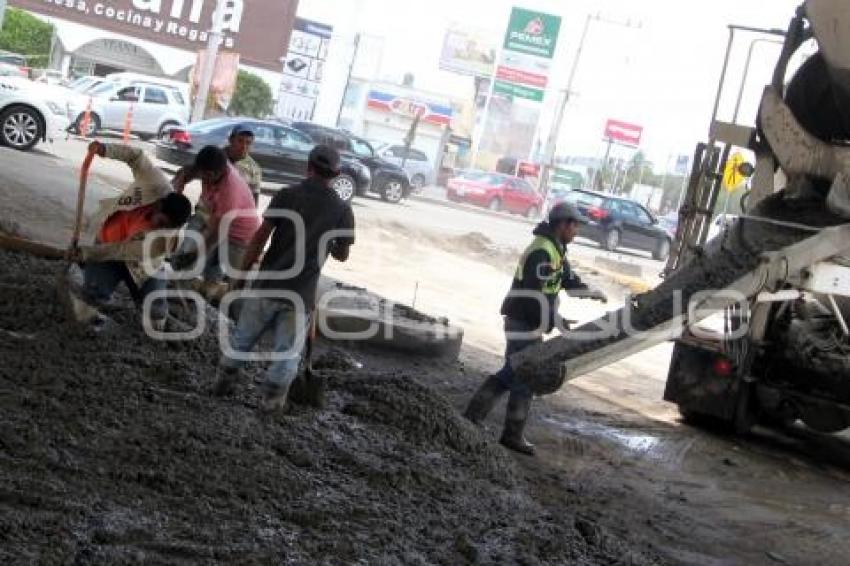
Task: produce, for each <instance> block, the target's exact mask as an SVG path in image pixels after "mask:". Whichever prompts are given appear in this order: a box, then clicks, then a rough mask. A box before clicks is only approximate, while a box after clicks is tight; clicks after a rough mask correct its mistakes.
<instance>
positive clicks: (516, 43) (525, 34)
mask: <svg viewBox="0 0 850 566" xmlns="http://www.w3.org/2000/svg"><path fill="white" fill-rule="evenodd" d="M560 29H561V18H560V16H553V15H552V14H544V13H543V12H535V11H532V10H526V9H525V8H516V7H514V8H513V9H512V10H511V19H510V21H509V22H508V29H507V31H506V32H505V42H504V44H503V46H502V56H501V58H500V59H499V63H498V64H497V65H496V83H495V85H494V92H497V93H499V94H502V95H505V96H510V97H512V98H524V99H526V100H531V101H534V102H541V101H542V100H543V97H544V95H545V92H546V85H547V84H548V81H549V68H550V66H551V64H552V61H551V60H552V57H553V55H554V54H555V46H556V44H557V43H558V32H559V31H560Z"/></svg>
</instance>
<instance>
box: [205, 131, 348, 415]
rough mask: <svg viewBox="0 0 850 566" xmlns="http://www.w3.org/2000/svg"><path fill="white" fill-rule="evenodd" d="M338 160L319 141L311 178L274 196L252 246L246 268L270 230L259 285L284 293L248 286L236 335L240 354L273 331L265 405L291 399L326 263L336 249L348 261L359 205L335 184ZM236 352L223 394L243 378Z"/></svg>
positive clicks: (228, 360) (225, 368)
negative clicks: (298, 226) (343, 196)
mask: <svg viewBox="0 0 850 566" xmlns="http://www.w3.org/2000/svg"><path fill="white" fill-rule="evenodd" d="M339 161H340V158H339V153H337V151H336V150H335V149H332V148H330V147H328V146H323V145H318V146H316V147H314V148H313V150H312V151H311V152H310V156H309V157H308V159H307V179H305V180H304V181H302V182H301V183H300V184H298V185H296V186H294V187H291V188H289V189H286V190H282V191H279V192H278V193H277V194H276V195H275V196H274V198H273V199H272V200H271V203H270V204H269V207H268V209H267V210H266V212H265V217H264V219H263V223H262V225H261V226H260V229H259V230H257V233H256V234H255V235H254V239H253V240H252V241H251V245H250V246H249V247H248V251H247V253H246V254H245V258H244V262H243V269H244V270H245V271H247V270H249V269H251V268H252V267H253V265H254V264H255V263H256V262H257V260H258V259H259V257H260V254H262V252H263V249H264V248H265V246H266V243H267V242H268V240H269V238H271V245H270V246H269V249H268V251H267V252H266V253H265V255H263V259H262V264H261V265H260V271H259V273H258V274H257V275H258V276H257V278H256V280H254V282H253V285H252V288H253V289H255V290H257V291H259V292H261V293H263V294H268V293H269V292H271V293H273V294H274V293H276V294H278V295H279V296H278V297H269V296H251V294H250V293H246V296H245V298H244V299H242V300H244V303H243V305H242V308H241V311H240V313H239V320H238V322H237V324H236V328H235V329H234V331H233V334H232V336H231V348H232V351H233V352H234V353H240V354H241V353H247V352H250V351H251V350H252V349H253V348H254V346H255V345H256V344H257V342H258V341H259V340H260V338H261V337H262V336H263V334H264V333H265V332H266V331H270V332H272V333H273V335H274V352H275V353H276V354H277V355H278V356H279V359H277V360H276V361H274V362H273V363H272V364H271V366H269V368H268V371H267V372H266V378H265V381H264V382H263V383H262V385H261V390H262V399H261V401H260V408H261V409H264V410H273V409H279V408H283V407H284V406H285V405H286V398H287V393H288V391H289V387H290V385H291V384H292V382H293V380H294V379H295V377H296V375H297V373H298V366H299V363H300V361H301V353H302V349H303V345H304V341H305V336H306V332H307V326H308V324H309V319H310V316H311V314H312V312H313V310H314V308H315V301H316V287H317V285H318V283H319V277H320V275H321V270H322V265H323V264H324V262H325V260H326V259H327V256H328V254H329V253H330V255H332V256H333V257H334V259H336V260H338V261H346V260H347V259H348V253H349V248H350V247H351V246H352V245H353V244H354V213H353V212H352V210H351V206H349V205H348V204H347V203H346V202H345V201H343V200H342V199H340V198H339V196H338V195H337V193H336V191H334V190H333V189H332V188H331V186H330V183H331V181H332V180H333V179H334V178H335V177H336V176H337V175H338V174H339ZM292 213H294V214H296V215H297V216H298V217H299V218H300V219H301V220H302V221H303V227H304V230H303V232H301V231H300V230H297V229H296V227H295V223H294V222H293V219H292V218H287V217H286V216H284V215H286V214H289V215H291V214H292ZM299 232H301V233H300V234H299ZM302 254H303V255H302ZM299 255H301V256H302V257H303V263H302V264H300V265H301V269H300V271H298V272H297V273H295V274H294V275H292V276H291V277H286V278H283V277H282V275H286V273H285V272H286V271H288V270H291V269H292V268H293V267H294V266H295V265H297V264H298V260H297V258H298V257H299ZM286 295H289V297H286ZM234 357H235V356H234ZM234 357H229V356H228V355H226V354H225V355H224V356H222V359H221V366H222V372H221V373H222V375H221V377H220V379H219V382H218V384H217V385H216V393H217V394H220V395H226V394H229V393H230V392H231V391H232V390H233V389H234V387H235V385H236V382H237V380H238V370H239V368H240V367H241V366H242V361H240V360H237V359H234Z"/></svg>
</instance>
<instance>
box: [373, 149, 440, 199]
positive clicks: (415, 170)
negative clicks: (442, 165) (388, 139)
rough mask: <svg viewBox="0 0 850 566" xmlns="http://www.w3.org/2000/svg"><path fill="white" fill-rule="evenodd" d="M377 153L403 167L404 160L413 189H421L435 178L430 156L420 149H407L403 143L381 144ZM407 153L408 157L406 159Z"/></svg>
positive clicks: (376, 150)
mask: <svg viewBox="0 0 850 566" xmlns="http://www.w3.org/2000/svg"><path fill="white" fill-rule="evenodd" d="M375 153H376V154H377V155H378V156H379V157H381V158H383V159H385V160H387V161H389V162H390V163H392V164H394V165H398V166H399V167H402V162H404V166H403V168H404V170H405V172H407V176H408V177H410V186H411V187H412V188H413V190H419V189H421V188H422V187H424V186H425V185H428V184H430V183H432V182H433V180H434V166H433V165H432V164H431V161H430V160H429V159H428V156H427V155H425V153H424V152H422V151H420V150H418V149H415V148H412V147H411V148H410V150H409V151H407V150H405V147H404V146H403V145H390V144H379V145H378V146H377V148H376V149H375ZM405 153H406V154H407V159H405Z"/></svg>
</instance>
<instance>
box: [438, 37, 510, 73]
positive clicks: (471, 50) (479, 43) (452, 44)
mask: <svg viewBox="0 0 850 566" xmlns="http://www.w3.org/2000/svg"><path fill="white" fill-rule="evenodd" d="M497 44H498V39H497V35H496V34H495V33H493V32H488V31H485V30H476V29H471V28H463V29H461V28H452V29H449V30H448V31H447V32H446V37H445V39H444V40H443V50H442V52H441V53H440V68H441V69H443V70H444V71H451V72H453V73H459V74H461V75H470V76H474V77H490V76H492V75H493V67H494V66H495V64H496V46H497Z"/></svg>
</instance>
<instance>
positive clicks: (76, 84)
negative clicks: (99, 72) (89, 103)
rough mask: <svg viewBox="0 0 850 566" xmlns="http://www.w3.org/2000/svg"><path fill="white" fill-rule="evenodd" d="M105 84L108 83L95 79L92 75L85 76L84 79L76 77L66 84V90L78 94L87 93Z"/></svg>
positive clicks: (101, 79)
mask: <svg viewBox="0 0 850 566" xmlns="http://www.w3.org/2000/svg"><path fill="white" fill-rule="evenodd" d="M105 82H110V81H108V80H107V79H105V78H103V77H95V76H94V75H86V76H84V77H78V78H76V79H74V80H73V81H71V82H70V83H68V88H69V89H71V90H73V91H75V92H80V93H87V92H89V91H91V90H93V89H95V88H96V87H99V86H100V85H102V84H103V83H105Z"/></svg>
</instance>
